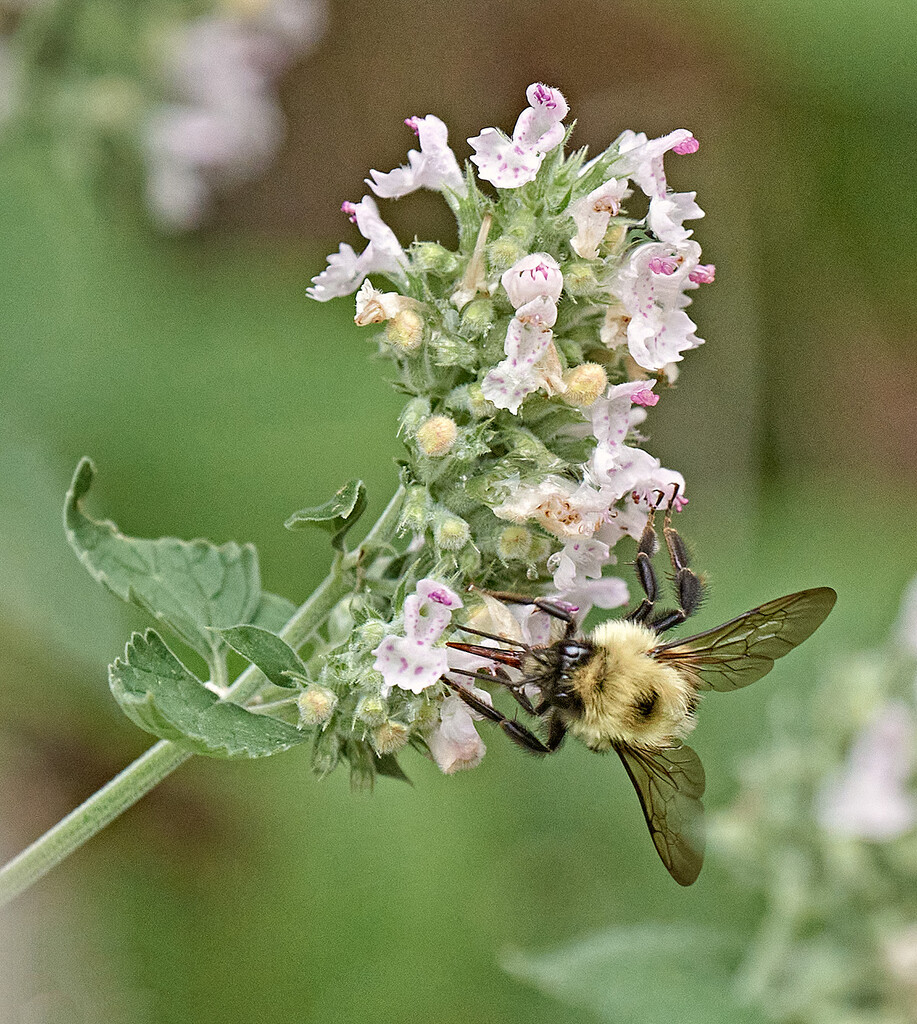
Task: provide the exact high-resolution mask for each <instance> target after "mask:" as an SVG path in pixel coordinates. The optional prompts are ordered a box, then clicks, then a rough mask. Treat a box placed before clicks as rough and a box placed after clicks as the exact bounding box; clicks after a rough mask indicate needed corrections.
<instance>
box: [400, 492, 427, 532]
mask: <svg viewBox="0 0 917 1024" xmlns="http://www.w3.org/2000/svg"><path fill="white" fill-rule="evenodd" d="M431 512H432V508H431V502H430V495H429V493H428V492H427V489H426V487H421V486H419V485H417V486H414V487H409V488H408V492H407V494H406V495H405V498H404V504H403V505H402V506H401V517H400V519H399V520H398V532H399V533H405V532H406V531H410V532H411V533H423V531H424V530H425V529H426V528H427V524H428V523H429V522H430V516H431Z"/></svg>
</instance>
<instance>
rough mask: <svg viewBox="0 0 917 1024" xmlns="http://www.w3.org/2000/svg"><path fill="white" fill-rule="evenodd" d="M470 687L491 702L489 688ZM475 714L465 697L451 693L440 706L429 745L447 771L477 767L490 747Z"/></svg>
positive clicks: (437, 760)
mask: <svg viewBox="0 0 917 1024" xmlns="http://www.w3.org/2000/svg"><path fill="white" fill-rule="evenodd" d="M478 660H479V662H480V659H478ZM468 689H469V690H470V691H471V692H472V693H473V694H474V695H475V696H476V697H479V698H480V699H481V700H483V701H484V702H485V703H487V704H490V703H491V697H490V694H489V693H488V692H487V691H486V690H480V689H478V688H477V687H476V686H471V687H468ZM474 717H475V716H474V712H473V711H472V710H471V708H469V707H468V705H467V704H466V703H465V702H464V701H463V700H462V698H461V697H457V696H455V695H450V696H448V697H447V698H446V699H445V700H444V701H443V703H442V705H441V707H440V709H439V723H438V724H437V725H436V726H435V728H433V729H432V730H431V731H430V732H429V733H427V736H426V740H427V746H428V747H429V748H430V753H431V754H432V755H433V760H434V761H436V763H437V764H438V765H439V767H440V768H441V769H442V770H443V771H444V772H445V773H446V775H451V774H452V773H453V772H457V771H462V770H463V769H465V768H475V767H477V765H479V764H480V763H481V759H482V758H483V757H484V754H485V753H486V751H487V747H485V746H484V743H483V741H482V740H481V737H480V736H479V735H478V732H477V729H475V727H474Z"/></svg>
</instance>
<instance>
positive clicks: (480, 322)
mask: <svg viewBox="0 0 917 1024" xmlns="http://www.w3.org/2000/svg"><path fill="white" fill-rule="evenodd" d="M494 321H495V317H494V304H493V302H491V300H490V299H474V300H472V301H471V302H469V303H468V305H467V306H466V307H465V308H464V309H463V310H462V330H463V331H464V332H465V333H466V334H470V335H471V336H472V337H473V338H479V337H482V336H483V335H485V334H486V333H487V332H488V331H489V330H490V329H491V328H492V327H493V325H494Z"/></svg>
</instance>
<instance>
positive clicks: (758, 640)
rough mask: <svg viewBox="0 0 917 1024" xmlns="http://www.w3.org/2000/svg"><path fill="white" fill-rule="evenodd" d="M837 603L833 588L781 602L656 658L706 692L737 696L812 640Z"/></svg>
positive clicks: (661, 650)
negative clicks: (729, 692) (688, 674)
mask: <svg viewBox="0 0 917 1024" xmlns="http://www.w3.org/2000/svg"><path fill="white" fill-rule="evenodd" d="M836 600H837V594H836V593H835V592H834V591H833V590H832V589H831V588H830V587H816V588H814V589H813V590H802V591H800V592H799V593H798V594H788V595H787V596H786V597H778V598H777V600H776V601H768V603H767V604H762V605H761V606H760V607H759V608H752V610H751V611H749V612H745V614H744V615H740V616H738V618H735V619H731V620H730V621H729V622H726V623H724V624H723V625H722V626H716V627H715V628H714V629H708V630H707V631H706V632H705V633H698V634H697V635H696V636H689V637H687V638H685V639H683V640H673V641H672V642H671V643H668V644H663V645H662V646H661V647H657V648H655V650H654V651H653V657H654V658H658V659H659V660H660V661H665V662H669V663H670V664H672V665H674V666H675V667H676V668H678V667H679V666H682V667H684V668H686V669H688V670H689V671H690V672H691V674H692V675H693V676H696V677H697V680H698V682H699V685H700V688H701V689H703V690H738V689H739V688H740V687H742V686H748V684H749V683H753V682H755V680H757V679H760V678H761V677H762V676H764V675H767V673H768V672H770V670H771V669H772V668H773V667H774V661H775V659H777V658H782V657H783V656H784V654H789V652H790V651H791V650H792V649H793V648H794V647H796V646H797V645H798V644H801V643H802V642H803V640H806V639H808V637H810V636H811V635H812V634H813V633H814V632H815V630H816V629H818V627H819V626H820V625H821V624H822V623H823V622H824V621H825V619H826V618H827V616H828V612H830V611H831V609H832V608H833V607H834V602H835V601H836Z"/></svg>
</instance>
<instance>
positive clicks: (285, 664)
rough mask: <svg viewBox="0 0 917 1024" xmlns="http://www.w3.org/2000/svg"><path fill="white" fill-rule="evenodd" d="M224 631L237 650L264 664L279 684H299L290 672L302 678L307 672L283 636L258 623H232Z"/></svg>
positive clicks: (224, 636) (261, 664)
mask: <svg viewBox="0 0 917 1024" xmlns="http://www.w3.org/2000/svg"><path fill="white" fill-rule="evenodd" d="M220 632H221V633H222V634H223V639H224V640H225V641H226V642H227V643H228V644H229V646H230V647H232V649H233V650H235V651H238V652H239V654H241V655H242V657H243V658H247V659H248V660H249V661H250V662H251V663H252V664H253V665H254V666H256V667H257V668H260V669H261V671H262V672H263V673H264V674H265V675H266V676H267V677H268V679H270V681H271V682H272V683H273V684H274V685H275V686H286V687H291V688H298V683H297V681H296V679H295V678H291V676H290V675H289V674H288V673H292V674H293V675H294V676H298V677H300V678H302V677H303V676H305V674H306V666H305V665H303V663H302V662H301V661H300V660H299V656H298V655H297V653H296V652H295V651H294V650H293V648H292V647H290V646H289V645H288V644H286V643H285V642H284V641H283V640H281V639H280V637H279V636H275V635H274V634H273V633H270V632H268V630H266V629H259V628H258V626H230V627H229V629H221V630H220Z"/></svg>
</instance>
